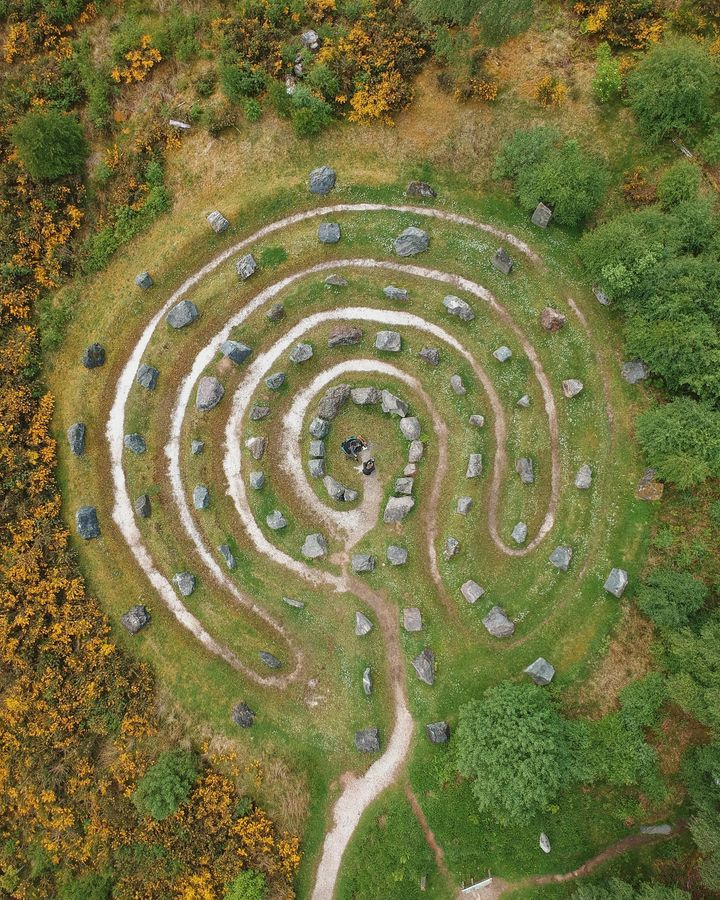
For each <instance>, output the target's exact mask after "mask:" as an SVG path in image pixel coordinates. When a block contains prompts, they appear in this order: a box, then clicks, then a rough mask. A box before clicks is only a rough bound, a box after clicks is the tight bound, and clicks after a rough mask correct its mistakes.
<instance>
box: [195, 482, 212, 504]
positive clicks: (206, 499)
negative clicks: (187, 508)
mask: <svg viewBox="0 0 720 900" xmlns="http://www.w3.org/2000/svg"><path fill="white" fill-rule="evenodd" d="M193 506H194V507H195V509H207V508H208V507H209V506H210V491H209V490H208V489H207V487H206V486H205V485H204V484H196V485H195V488H194V489H193Z"/></svg>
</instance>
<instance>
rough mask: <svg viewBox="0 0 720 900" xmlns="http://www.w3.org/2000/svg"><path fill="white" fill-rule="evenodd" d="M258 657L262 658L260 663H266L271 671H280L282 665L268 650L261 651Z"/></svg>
mask: <svg viewBox="0 0 720 900" xmlns="http://www.w3.org/2000/svg"><path fill="white" fill-rule="evenodd" d="M258 656H259V657H260V662H263V663H265V665H266V666H267V667H268V668H269V669H279V668H280V666H281V665H282V663H281V662H280V660H279V659H278V658H277V656H275V655H273V654H272V653H269V652H268V651H267V650H261V651H260V652H259V653H258Z"/></svg>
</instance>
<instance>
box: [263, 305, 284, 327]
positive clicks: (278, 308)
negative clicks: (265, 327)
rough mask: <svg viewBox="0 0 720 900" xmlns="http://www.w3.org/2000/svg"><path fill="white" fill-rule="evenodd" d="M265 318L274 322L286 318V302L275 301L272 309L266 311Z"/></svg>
mask: <svg viewBox="0 0 720 900" xmlns="http://www.w3.org/2000/svg"><path fill="white" fill-rule="evenodd" d="M265 318H266V319H267V320H268V322H272V323H273V324H277V323H278V322H281V321H282V320H283V319H284V318H285V304H284V303H283V302H282V301H278V302H277V303H273V305H272V306H271V307H270V309H269V310H268V311H267V312H266V313H265Z"/></svg>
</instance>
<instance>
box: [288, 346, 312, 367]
mask: <svg viewBox="0 0 720 900" xmlns="http://www.w3.org/2000/svg"><path fill="white" fill-rule="evenodd" d="M312 355H313V348H312V346H311V345H310V344H305V343H300V344H296V345H295V346H294V347H293V349H292V350H291V351H290V362H293V363H296V364H298V363H304V362H307V361H308V360H309V359H312Z"/></svg>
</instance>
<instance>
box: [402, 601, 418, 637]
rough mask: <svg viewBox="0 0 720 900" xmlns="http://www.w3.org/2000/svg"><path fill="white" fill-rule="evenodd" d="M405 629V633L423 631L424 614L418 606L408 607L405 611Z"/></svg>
mask: <svg viewBox="0 0 720 900" xmlns="http://www.w3.org/2000/svg"><path fill="white" fill-rule="evenodd" d="M403 628H404V629H405V631H410V632H413V631H422V613H421V612H420V610H419V609H418V608H417V606H406V607H405V609H404V610H403Z"/></svg>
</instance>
